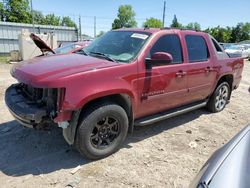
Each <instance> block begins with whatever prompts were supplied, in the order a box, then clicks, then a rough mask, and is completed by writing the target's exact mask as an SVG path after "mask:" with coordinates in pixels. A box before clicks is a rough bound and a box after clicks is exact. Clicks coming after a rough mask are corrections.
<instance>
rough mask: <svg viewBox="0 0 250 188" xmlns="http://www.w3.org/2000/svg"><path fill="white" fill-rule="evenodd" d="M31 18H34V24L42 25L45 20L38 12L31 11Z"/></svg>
mask: <svg viewBox="0 0 250 188" xmlns="http://www.w3.org/2000/svg"><path fill="white" fill-rule="evenodd" d="M33 17H34V23H35V24H44V22H45V20H44V19H45V18H44V16H43V14H42V13H41V12H40V11H36V10H33Z"/></svg>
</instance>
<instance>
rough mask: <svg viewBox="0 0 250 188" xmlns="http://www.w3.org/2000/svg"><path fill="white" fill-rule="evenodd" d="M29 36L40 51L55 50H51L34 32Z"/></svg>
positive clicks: (52, 51)
mask: <svg viewBox="0 0 250 188" xmlns="http://www.w3.org/2000/svg"><path fill="white" fill-rule="evenodd" d="M30 38H31V39H32V40H33V41H34V43H35V44H36V46H37V47H38V48H40V50H41V51H42V53H43V54H44V53H45V52H51V53H53V54H55V51H54V50H52V49H51V48H50V47H49V46H48V45H47V44H46V43H45V42H44V41H43V40H42V39H41V38H40V37H38V36H37V35H35V34H34V33H31V34H30Z"/></svg>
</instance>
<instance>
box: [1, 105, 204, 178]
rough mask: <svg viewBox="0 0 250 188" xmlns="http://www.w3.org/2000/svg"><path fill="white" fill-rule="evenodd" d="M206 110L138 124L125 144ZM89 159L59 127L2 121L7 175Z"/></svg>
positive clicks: (70, 165)
mask: <svg viewBox="0 0 250 188" xmlns="http://www.w3.org/2000/svg"><path fill="white" fill-rule="evenodd" d="M206 113H207V112H206V111H204V110H202V109H201V110H196V111H193V112H190V113H187V114H184V115H181V116H178V117H175V118H170V119H168V120H165V121H162V122H159V123H155V124H152V125H149V126H144V127H136V128H135V130H134V133H133V134H130V135H129V136H128V138H127V140H126V142H125V144H124V146H123V147H125V148H130V147H131V146H130V143H135V142H140V141H142V140H144V139H147V138H149V137H151V136H154V135H157V134H159V133H161V132H163V131H167V130H169V129H172V128H174V127H178V126H180V125H182V124H184V123H186V122H189V121H192V120H193V119H196V118H198V117H199V116H200V115H202V114H206ZM90 162H92V161H89V160H86V159H84V158H83V157H82V156H81V155H80V154H79V153H78V152H77V151H76V150H75V149H73V147H71V146H69V145H68V144H67V143H66V142H65V141H64V139H63V137H62V130H61V129H60V128H56V127H54V128H52V129H51V130H49V131H36V130H33V129H28V128H23V127H22V126H20V125H19V123H18V122H16V121H10V122H6V123H3V124H0V170H1V171H2V172H3V173H4V174H6V175H8V176H23V175H28V174H32V175H40V174H48V173H50V172H54V171H57V170H60V169H68V168H74V167H77V166H78V165H85V164H88V163H90Z"/></svg>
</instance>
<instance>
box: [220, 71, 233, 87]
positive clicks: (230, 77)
mask: <svg viewBox="0 0 250 188" xmlns="http://www.w3.org/2000/svg"><path fill="white" fill-rule="evenodd" d="M222 82H227V83H228V84H229V86H230V89H231V90H232V89H233V75H231V74H229V75H225V76H222V77H221V78H220V80H219V82H218V84H217V86H218V85H220V84H221V83H222Z"/></svg>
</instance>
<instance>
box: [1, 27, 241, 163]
mask: <svg viewBox="0 0 250 188" xmlns="http://www.w3.org/2000/svg"><path fill="white" fill-rule="evenodd" d="M242 70H243V59H241V58H229V57H228V55H227V54H226V53H225V52H224V50H223V49H222V48H221V46H220V45H219V44H218V42H217V41H216V40H215V39H214V38H213V37H211V36H209V35H208V34H206V33H203V32H197V31H190V30H178V29H167V28H165V29H120V30H114V31H110V32H108V33H106V34H105V35H103V36H102V37H100V38H98V39H96V40H95V41H93V42H92V43H91V44H90V45H89V46H88V47H86V48H84V49H82V50H81V51H79V52H77V53H75V54H66V55H53V56H49V57H40V58H34V59H32V60H29V61H26V62H22V63H19V64H17V65H16V66H14V67H13V69H12V70H11V74H12V76H13V77H14V78H16V79H17V80H18V82H19V83H18V84H14V85H12V86H10V87H9V88H8V89H7V90H6V94H5V101H6V104H7V106H8V108H9V110H10V112H11V113H12V114H13V116H14V117H15V118H16V119H17V121H19V122H20V123H21V124H23V125H25V126H28V127H33V128H36V129H38V128H41V127H43V126H45V125H48V124H49V125H51V122H53V123H56V124H57V125H58V126H59V127H61V128H63V136H64V138H65V140H66V141H67V142H68V143H69V144H70V145H75V146H76V148H77V149H78V151H79V152H80V153H81V154H82V155H84V156H85V157H87V158H90V159H100V158H103V157H106V156H108V155H110V154H112V153H114V152H115V151H117V150H118V149H119V148H120V147H121V145H122V144H123V142H124V140H125V138H126V136H127V132H128V131H132V130H133V127H134V126H136V125H147V124H152V123H155V122H157V121H160V120H163V119H166V118H169V117H173V116H176V115H179V114H182V113H185V112H188V111H190V110H194V109H197V108H201V107H206V108H207V109H208V110H209V111H211V112H219V111H221V110H223V109H224V107H225V105H226V104H227V103H228V101H229V99H230V96H231V92H232V91H233V90H234V89H236V88H237V87H238V85H239V83H240V80H241V75H242Z"/></svg>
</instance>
